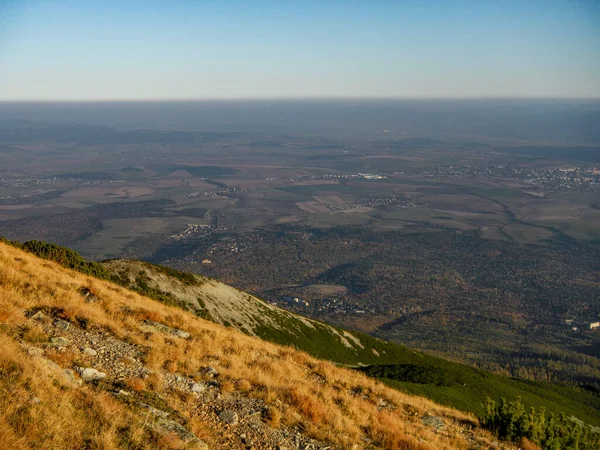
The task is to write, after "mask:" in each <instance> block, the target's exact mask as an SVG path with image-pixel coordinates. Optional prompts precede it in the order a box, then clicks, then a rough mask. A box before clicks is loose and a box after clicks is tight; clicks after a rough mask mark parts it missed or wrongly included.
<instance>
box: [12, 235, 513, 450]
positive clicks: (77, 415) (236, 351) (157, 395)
mask: <svg viewBox="0 0 600 450" xmlns="http://www.w3.org/2000/svg"><path fill="white" fill-rule="evenodd" d="M84 289H87V291H89V292H91V294H93V295H94V301H92V302H90V301H88V300H87V299H86V298H84V297H83V296H82V294H81V293H82V291H83V290H84ZM40 310H41V311H44V314H45V315H46V319H47V320H46V322H40V321H41V320H45V319H43V318H41V319H40V318H39V317H38V318H35V319H34V318H33V317H30V315H31V313H33V312H35V311H40ZM55 317H56V318H60V319H61V321H62V323H64V322H65V321H67V322H68V323H69V326H68V327H67V328H64V327H61V328H59V327H57V326H55V325H52V324H53V323H56V322H57V321H56V320H54V318H55ZM147 319H151V320H153V321H156V322H160V323H162V324H165V325H167V326H170V327H177V328H179V329H180V330H184V331H186V332H187V333H189V339H184V338H180V337H174V336H172V335H171V334H168V333H165V332H162V331H148V329H147V328H146V327H145V325H144V323H145V322H144V321H145V320H147ZM61 330H62V331H61ZM67 330H68V333H71V334H70V335H69V336H70V339H71V341H69V340H67V342H65V343H64V344H62V345H64V346H65V347H63V350H62V351H59V350H58V349H56V348H54V346H53V344H52V343H51V338H52V336H53V335H54V336H56V335H57V334H58V335H59V336H60V335H62V334H65V333H67ZM88 333H95V336H97V337H96V338H94V339H99V340H100V341H98V342H93V343H91V344H90V345H92V346H103V345H105V342H104V340H106V339H113V340H114V341H118V342H121V344H122V345H126V346H128V348H130V347H132V348H135V349H138V350H139V354H136V357H135V358H132V360H133V362H132V361H129V362H127V361H126V360H125V358H124V356H123V354H122V351H120V350H114V349H113V350H111V352H109V354H110V355H113V356H112V358H113V360H112V362H110V363H107V364H105V365H104V366H103V365H102V364H103V363H102V362H101V361H100V359H97V358H95V357H91V358H90V359H85V360H83V359H82V358H83V357H82V355H81V353H80V351H79V346H80V345H81V342H77V341H76V339H80V338H77V336H81V335H87V334H88ZM86 339H88V338H86ZM86 342H87V340H86ZM90 342H91V341H90ZM32 349H35V350H36V351H35V352H31V350H32ZM110 355H109V356H110ZM50 361H54V363H53V364H51V363H50ZM82 361H84V362H82ZM134 363H135V364H138V363H139V364H142V365H143V366H144V367H146V368H147V369H148V370H150V371H151V372H150V376H149V377H148V379H143V378H142V379H140V378H131V379H128V378H126V379H123V380H121V374H122V373H128V372H127V370H126V368H129V367H131V364H134ZM82 364H84V365H85V366H87V367H90V366H91V367H95V366H96V365H97V367H99V368H100V369H103V370H106V371H107V372H109V375H108V376H107V377H106V379H104V380H103V381H101V382H97V383H84V384H83V385H77V384H76V383H75V382H74V381H71V380H72V379H71V378H69V377H67V376H66V375H65V372H64V371H63V369H71V368H74V366H79V365H82ZM206 364H211V365H213V366H214V367H216V369H217V371H218V373H219V375H218V377H217V384H216V387H211V388H210V389H218V391H219V395H218V396H216V395H215V396H212V397H207V398H209V401H211V402H221V404H222V406H216V407H214V408H213V407H212V406H211V404H207V403H206V402H204V401H202V400H200V401H199V400H197V399H196V397H194V395H192V394H191V393H187V391H185V392H184V391H182V390H181V389H182V388H181V387H177V386H171V385H169V384H167V383H166V382H165V380H166V379H172V378H173V377H176V378H177V379H185V380H193V381H201V380H202V375H199V374H201V373H203V372H202V371H203V368H204V367H205V365H206ZM129 376H133V377H135V376H137V375H135V373H134V374H132V375H129ZM75 380H76V379H75ZM115 383H117V384H115ZM117 388H119V389H126V390H127V394H126V395H122V394H119V395H115V394H114V392H117V391H116V389H117ZM207 389H208V388H207ZM119 392H120V391H119ZM148 399H155V400H156V401H157V402H158V400H157V399H159V400H160V402H158V403H156V404H155V407H158V408H159V409H161V410H163V411H166V412H168V414H169V417H171V418H172V419H173V420H175V421H176V422H178V423H179V424H180V425H181V426H183V427H184V428H185V429H187V430H191V432H193V433H195V434H196V435H198V436H201V437H202V438H203V439H204V440H206V441H207V442H208V443H209V445H210V448H224V447H225V446H227V447H228V448H245V447H246V446H245V445H244V446H242V442H241V438H240V437H239V436H238V435H237V434H236V433H235V432H231V427H224V426H223V425H222V421H220V420H219V419H218V417H217V414H218V413H219V411H222V409H223V406H226V407H229V406H227V405H229V404H233V403H235V404H237V403H238V402H244V401H247V402H250V404H251V405H254V404H256V403H257V402H258V403H260V405H259V406H258V411H265V410H266V411H267V413H262V412H261V417H262V418H260V420H262V421H263V423H266V425H265V426H268V427H271V429H276V428H279V427H288V430H289V429H291V427H295V428H294V430H302V434H303V435H307V436H309V437H311V438H313V439H317V440H319V441H322V442H330V443H332V444H334V445H335V446H334V447H333V448H336V449H341V448H369V449H370V450H384V449H385V450H392V449H399V448H407V449H408V448H410V449H414V450H433V449H434V448H448V449H450V448H457V449H467V448H472V446H473V442H474V441H476V442H477V443H479V445H480V446H482V448H499V446H498V445H496V444H494V442H493V441H494V439H493V438H492V437H491V436H490V435H489V433H487V432H485V431H483V430H481V429H479V428H478V427H477V424H476V422H474V421H473V418H472V417H469V416H467V415H465V414H463V413H460V412H458V411H456V410H451V409H449V408H445V407H440V406H439V405H436V404H434V403H433V402H431V401H429V400H426V399H423V398H418V397H414V396H410V395H405V394H402V393H400V392H398V391H396V390H394V389H390V388H388V387H386V386H384V385H382V384H381V383H376V382H375V381H374V380H372V379H370V378H368V377H366V376H364V375H363V374H360V373H357V372H356V371H352V370H348V369H344V368H340V367H336V366H334V365H333V364H331V363H329V362H327V361H319V360H316V359H314V358H312V357H311V356H309V355H307V354H305V353H302V352H298V351H296V350H293V349H291V348H289V347H288V348H284V347H281V346H276V345H273V344H271V343H268V342H265V341H262V340H260V339H258V338H255V337H251V336H245V335H244V334H242V333H240V332H238V331H237V330H233V329H228V328H225V327H223V326H220V325H217V324H214V323H211V322H209V321H206V320H203V319H201V318H199V317H196V316H194V315H193V314H191V313H189V312H185V311H182V310H181V309H178V308H175V307H172V306H167V305H164V304H161V303H160V302H158V301H154V300H152V299H149V298H146V297H142V296H140V295H139V294H136V293H134V292H131V291H129V290H127V289H125V288H123V287H120V286H117V285H115V284H112V283H109V282H107V281H103V280H99V279H97V278H94V277H91V276H86V275H84V274H81V273H78V272H75V271H73V270H69V269H65V268H62V267H60V266H59V265H58V264H55V263H53V262H49V261H43V260H41V259H39V258H36V257H35V256H33V255H31V254H27V253H25V252H23V251H21V250H19V249H16V248H13V247H10V246H7V245H4V244H2V243H0V442H2V443H3V444H4V445H5V448H14V449H30V448H106V449H113V448H140V449H145V448H164V449H167V448H170V449H174V448H184V447H183V446H182V445H179V443H178V442H177V441H176V440H174V439H175V438H174V437H173V436H172V435H171V434H168V435H166V436H165V435H162V434H161V435H156V434H154V433H153V431H152V430H153V429H155V428H153V427H156V426H157V424H159V421H156V423H154V422H153V421H152V420H149V415H148V414H149V413H148V412H147V411H148V408H147V404H148ZM228 399H231V401H230V400H228ZM227 402H230V403H227ZM159 403H160V404H159ZM144 404H146V406H144ZM153 404H154V403H151V405H153ZM252 407H253V408H256V406H252ZM199 410H202V414H199V413H198V411H199ZM244 414H252V415H254V412H252V413H250V412H247V413H244ZM426 415H434V416H436V417H441V418H443V419H444V422H445V423H446V429H445V431H444V432H443V433H438V432H435V431H434V430H433V429H432V428H431V426H430V425H428V424H426V423H424V422H423V421H422V420H421V417H424V416H426ZM245 419H246V417H245V416H244V420H245ZM244 420H242V419H240V423H239V424H238V425H237V428H235V429H238V430H239V429H241V428H240V427H244V426H245V425H244V424H245V422H244ZM467 425H468V426H467ZM158 426H160V425H158ZM260 426H263V425H260ZM263 428H264V427H263ZM247 429H248V430H250V429H251V428H250V427H247ZM265 430H266V431H265V432H267V431H268V429H265ZM294 432H297V431H294ZM257 436H258V437H260V436H262V435H259V434H257ZM258 437H257V439H258ZM232 442H233V444H232ZM366 442H368V443H369V445H366V444H365V443H366ZM272 447H273V445H270V446H269V447H268V448H272ZM509 447H510V446H508V445H507V446H504V445H503V446H502V448H509ZM3 448H4V447H3ZM185 448H188V447H185ZM258 448H267V447H265V446H259V447H258Z"/></svg>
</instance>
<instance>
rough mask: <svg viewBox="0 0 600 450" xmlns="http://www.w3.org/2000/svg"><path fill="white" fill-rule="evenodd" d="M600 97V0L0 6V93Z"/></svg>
mask: <svg viewBox="0 0 600 450" xmlns="http://www.w3.org/2000/svg"><path fill="white" fill-rule="evenodd" d="M479 97H484V98H505V97H509V98H520V97H526V98H531V97H535V98H537V97H551V98H600V1H596V0H570V1H566V0H565V1H562V0H473V1H467V0H453V1H441V0H439V1H436V0H405V1H402V0H395V1H384V0H360V1H359V0H339V1H338V0H319V1H313V0H277V1H263V0H252V1H241V0H240V1H233V0H232V1H225V0H223V1H208V0H206V1H203V0H196V1H180V0H164V1H155V0H143V1H130V0H88V1H78V0H65V1H62V0H53V1H49V0H48V1H46V0H0V101H14V100H18V101H21V100H23V101H37V100H43V101H54V100H61V101H80V100H82V101H83V100H85V101H87V100H175V99H181V100H193V99H277V98H286V99H293V98H479Z"/></svg>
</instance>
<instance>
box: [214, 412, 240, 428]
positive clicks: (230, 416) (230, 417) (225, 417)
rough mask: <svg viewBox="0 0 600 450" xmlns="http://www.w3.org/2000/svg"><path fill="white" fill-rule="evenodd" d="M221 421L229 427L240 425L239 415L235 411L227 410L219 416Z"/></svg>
mask: <svg viewBox="0 0 600 450" xmlns="http://www.w3.org/2000/svg"><path fill="white" fill-rule="evenodd" d="M219 419H221V420H222V421H223V422H225V423H228V424H229V425H235V424H236V423H238V415H237V413H236V412H235V411H230V410H225V411H221V413H220V414H219Z"/></svg>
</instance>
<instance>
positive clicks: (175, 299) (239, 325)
mask: <svg viewBox="0 0 600 450" xmlns="http://www.w3.org/2000/svg"><path fill="white" fill-rule="evenodd" d="M100 264H101V265H102V266H103V267H104V268H105V269H106V270H107V271H108V272H109V273H110V274H111V275H112V276H113V277H114V278H115V279H117V280H118V281H119V283H120V284H122V285H123V286H128V287H130V288H133V289H135V290H138V291H140V292H150V293H153V294H155V296H156V297H158V298H164V300H165V301H166V302H167V303H172V304H175V305H178V306H180V307H182V308H184V309H187V310H189V311H192V312H194V313H196V314H197V315H199V316H200V317H204V318H207V319H209V320H211V321H213V322H216V323H219V324H222V325H226V326H231V327H233V328H236V329H238V330H240V331H242V332H244V333H246V334H248V335H253V336H258V337H260V338H263V339H266V340H269V341H272V342H276V343H278V344H282V345H291V346H294V347H296V348H298V349H300V350H304V351H306V352H308V353H310V354H311V355H313V356H316V357H319V358H327V359H330V360H332V361H335V362H338V363H343V364H352V365H361V364H386V363H392V362H394V361H396V358H395V357H393V356H390V355H388V350H389V344H388V343H387V342H384V341H381V340H379V339H375V338H373V337H371V336H367V335H361V334H359V333H353V332H349V331H345V330H340V329H337V328H335V327H332V326H331V325H327V324H324V323H321V322H317V321H315V320H311V319H308V318H306V317H303V316H300V315H298V314H294V313H292V312H289V311H286V310H285V309H281V308H278V307H276V306H273V305H270V304H268V303H266V302H264V301H263V300H261V299H259V298H257V297H255V296H253V295H250V294H248V293H246V292H243V291H240V290H239V289H236V288H234V287H231V286H228V285H226V284H224V283H221V282H219V281H217V280H214V279H211V278H207V277H203V276H201V275H192V274H189V273H184V272H179V271H176V270H173V269H169V268H167V267H163V266H157V265H153V264H149V263H145V262H141V261H133V260H110V261H104V262H102V263H100Z"/></svg>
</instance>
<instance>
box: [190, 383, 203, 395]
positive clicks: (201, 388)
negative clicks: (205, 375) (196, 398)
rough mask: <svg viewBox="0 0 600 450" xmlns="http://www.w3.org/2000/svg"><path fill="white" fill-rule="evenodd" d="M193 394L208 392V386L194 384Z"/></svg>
mask: <svg viewBox="0 0 600 450" xmlns="http://www.w3.org/2000/svg"><path fill="white" fill-rule="evenodd" d="M191 389H192V392H196V393H200V392H202V391H205V390H206V385H205V384H204V383H192V387H191Z"/></svg>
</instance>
